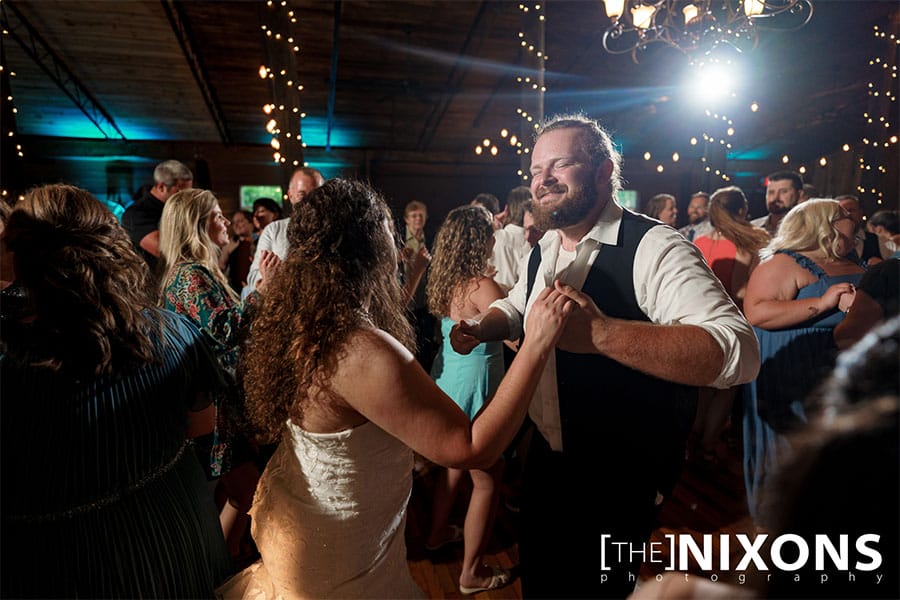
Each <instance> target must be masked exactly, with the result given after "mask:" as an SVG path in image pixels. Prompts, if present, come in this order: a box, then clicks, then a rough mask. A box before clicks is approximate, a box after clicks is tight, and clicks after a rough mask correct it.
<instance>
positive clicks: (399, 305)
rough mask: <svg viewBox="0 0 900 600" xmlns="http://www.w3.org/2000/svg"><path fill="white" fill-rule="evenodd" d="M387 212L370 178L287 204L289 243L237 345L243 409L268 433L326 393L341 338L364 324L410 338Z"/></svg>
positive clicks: (408, 341)
mask: <svg viewBox="0 0 900 600" xmlns="http://www.w3.org/2000/svg"><path fill="white" fill-rule="evenodd" d="M392 222H393V220H392V218H391V213H390V211H389V209H388V207H387V204H386V203H385V201H384V199H383V198H382V197H381V196H380V195H379V194H378V193H377V192H376V191H375V190H373V189H372V188H371V187H369V186H368V185H366V184H364V183H361V182H357V181H348V180H344V179H332V180H330V181H328V182H326V183H325V184H324V185H323V186H322V187H319V188H317V189H316V190H314V191H313V192H312V193H310V194H309V195H307V196H306V197H305V198H304V199H303V201H301V202H300V203H298V204H296V205H295V206H294V214H293V215H292V217H291V222H290V225H289V227H288V242H289V246H290V251H289V252H288V256H287V258H286V260H285V261H284V263H283V264H282V265H281V267H280V268H279V270H278V271H277V272H276V273H275V274H273V278H272V280H271V281H270V282H269V283H268V287H267V289H266V293H265V295H264V298H263V302H262V307H261V309H260V313H259V315H258V316H257V317H256V320H255V321H254V323H253V328H252V332H251V336H250V342H249V345H248V347H247V349H246V352H245V354H244V360H243V381H244V387H245V390H246V401H247V411H248V415H249V417H250V419H251V421H252V422H253V424H254V425H255V426H256V427H257V428H258V429H259V432H260V433H261V434H262V435H263V436H265V437H266V438H267V439H274V438H277V436H278V435H279V433H280V432H281V431H282V429H283V427H284V423H285V421H286V420H287V419H288V418H293V419H294V420H295V421H297V422H299V420H300V419H301V417H302V414H303V408H304V407H305V406H306V403H307V402H309V400H310V398H309V394H310V388H311V387H314V388H316V390H317V392H316V393H318V394H321V395H323V396H322V397H321V398H318V399H321V400H325V401H327V400H328V399H329V397H328V395H329V394H330V393H331V392H330V391H329V380H330V379H331V377H332V376H333V375H334V373H335V371H336V370H337V365H338V361H339V360H340V358H341V355H342V352H343V349H344V344H345V343H346V341H347V338H348V337H349V336H350V334H351V333H353V332H354V331H356V330H358V329H360V328H362V327H365V326H366V325H368V324H369V323H371V324H372V325H374V326H375V327H378V328H380V329H382V330H384V331H386V332H388V333H390V334H391V335H393V336H394V337H395V338H397V339H398V340H399V341H400V342H401V343H403V344H404V345H405V346H406V347H408V348H412V347H413V345H414V337H413V331H412V328H411V326H410V324H409V321H408V319H407V317H406V313H405V297H404V295H403V291H402V288H401V287H400V283H399V280H398V278H397V254H396V248H395V245H394V237H393V230H392V227H393V226H392Z"/></svg>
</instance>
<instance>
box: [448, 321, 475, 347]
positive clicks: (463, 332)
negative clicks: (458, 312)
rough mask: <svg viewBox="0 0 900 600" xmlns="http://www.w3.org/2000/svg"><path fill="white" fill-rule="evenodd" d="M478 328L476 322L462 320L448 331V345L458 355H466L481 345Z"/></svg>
mask: <svg viewBox="0 0 900 600" xmlns="http://www.w3.org/2000/svg"><path fill="white" fill-rule="evenodd" d="M480 326H481V323H479V322H478V321H473V320H471V319H463V320H462V321H460V322H459V323H457V324H456V325H454V326H453V328H452V329H451V330H450V345H451V346H453V349H454V350H456V352H458V353H459V354H468V353H469V352H471V351H472V350H473V349H474V348H475V346H477V345H478V344H480V343H481V339H479V333H480V329H481V327H480Z"/></svg>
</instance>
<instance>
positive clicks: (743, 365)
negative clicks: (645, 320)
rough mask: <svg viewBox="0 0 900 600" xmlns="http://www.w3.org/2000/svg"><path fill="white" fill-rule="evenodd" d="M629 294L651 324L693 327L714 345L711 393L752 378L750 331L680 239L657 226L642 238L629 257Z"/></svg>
mask: <svg viewBox="0 0 900 600" xmlns="http://www.w3.org/2000/svg"><path fill="white" fill-rule="evenodd" d="M634 290H635V297H636V298H637V301H638V305H639V306H640V307H641V310H643V311H644V313H645V314H646V315H647V316H648V317H650V320H651V321H652V322H654V323H659V324H663V325H676V324H681V325H696V326H698V327H701V328H702V329H703V330H704V331H706V332H707V333H709V335H710V336H712V338H713V339H714V340H715V341H716V343H718V344H719V347H720V348H721V349H722V355H723V357H724V360H723V361H722V369H721V371H720V372H719V375H718V377H717V378H716V380H715V381H713V382H712V383H711V384H710V387H716V388H728V387H732V386H735V385H738V384H741V383H747V382H749V381H752V380H753V379H755V378H756V375H757V374H758V373H759V342H758V341H757V339H756V334H754V333H753V328H752V327H751V326H750V324H749V323H748V322H747V319H745V318H744V316H743V315H742V314H741V312H740V310H738V308H737V306H736V305H735V304H734V302H732V300H731V298H730V297H729V296H728V293H727V292H726V291H725V288H724V287H723V286H722V283H721V282H720V281H719V280H718V278H716V276H715V275H714V274H713V272H712V270H710V268H709V267H708V266H707V264H706V261H705V259H704V258H703V255H702V254H701V253H700V251H699V250H698V249H697V247H696V246H695V245H694V244H692V243H690V242H688V241H687V240H685V239H684V237H683V236H682V235H681V234H680V233H678V232H677V231H675V230H674V229H672V228H670V227H663V226H659V227H654V228H653V229H651V230H650V231H648V232H647V234H646V235H644V238H643V239H642V240H641V243H640V244H639V245H638V248H637V251H636V252H635V257H634ZM684 350H685V352H690V351H691V350H692V349H691V348H685V349H684Z"/></svg>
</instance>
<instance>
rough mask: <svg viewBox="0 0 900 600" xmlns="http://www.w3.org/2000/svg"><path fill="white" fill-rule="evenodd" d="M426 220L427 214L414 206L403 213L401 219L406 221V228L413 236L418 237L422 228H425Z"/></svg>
mask: <svg viewBox="0 0 900 600" xmlns="http://www.w3.org/2000/svg"><path fill="white" fill-rule="evenodd" d="M427 220H428V214H427V213H426V212H425V211H424V210H422V209H421V208H414V209H412V210H410V211H407V212H406V214H405V215H403V221H404V223H406V228H407V229H408V230H409V232H410V233H412V234H413V236H415V237H418V236H419V234H420V233H422V230H423V229H425V221H427Z"/></svg>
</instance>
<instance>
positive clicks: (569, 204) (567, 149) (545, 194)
mask: <svg viewBox="0 0 900 600" xmlns="http://www.w3.org/2000/svg"><path fill="white" fill-rule="evenodd" d="M580 136H581V132H580V131H579V130H578V129H575V128H564V129H554V130H552V131H548V132H547V133H545V134H543V135H541V137H540V138H538V140H537V141H536V142H535V144H534V150H533V151H532V153H531V195H532V197H533V202H532V211H533V214H534V222H535V224H536V225H537V226H538V227H539V228H540V229H543V230H544V231H547V230H549V229H561V228H565V227H570V226H572V225H576V224H578V223H580V222H581V221H583V220H584V219H585V218H586V217H587V216H588V215H589V214H590V213H591V210H592V209H594V208H595V207H596V205H597V202H598V200H599V199H598V195H597V182H596V178H597V173H598V169H596V168H594V167H593V166H592V164H591V159H590V156H588V154H587V152H586V151H585V149H584V144H583V143H582V142H581V139H580Z"/></svg>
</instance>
